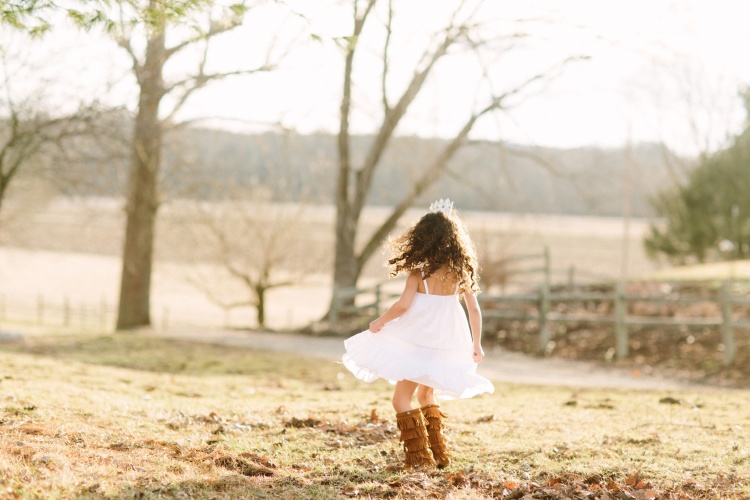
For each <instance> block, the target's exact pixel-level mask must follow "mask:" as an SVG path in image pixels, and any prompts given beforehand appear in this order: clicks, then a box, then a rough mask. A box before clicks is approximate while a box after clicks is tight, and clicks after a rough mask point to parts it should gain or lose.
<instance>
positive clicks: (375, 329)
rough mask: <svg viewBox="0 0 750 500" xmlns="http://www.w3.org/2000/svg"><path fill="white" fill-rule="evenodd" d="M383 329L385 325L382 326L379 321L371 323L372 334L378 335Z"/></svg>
mask: <svg viewBox="0 0 750 500" xmlns="http://www.w3.org/2000/svg"><path fill="white" fill-rule="evenodd" d="M382 328H383V325H381V324H380V323H379V322H378V320H375V321H373V322H371V323H370V331H371V332H372V333H378V332H379V331H380V330H381V329H382Z"/></svg>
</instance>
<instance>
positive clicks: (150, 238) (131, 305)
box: [117, 30, 164, 330]
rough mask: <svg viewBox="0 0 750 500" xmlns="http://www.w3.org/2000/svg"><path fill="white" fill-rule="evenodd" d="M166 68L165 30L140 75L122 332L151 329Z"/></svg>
mask: <svg viewBox="0 0 750 500" xmlns="http://www.w3.org/2000/svg"><path fill="white" fill-rule="evenodd" d="M163 65H164V31H163V30H162V31H161V32H160V33H155V34H153V35H152V36H151V37H149V39H148V45H147V48H146V60H145V62H144V64H143V66H142V67H141V68H139V69H138V71H137V73H138V84H139V86H140V99H139V103H138V114H137V116H136V120H135V130H134V133H133V150H132V151H131V155H132V158H131V167H130V181H129V188H128V199H127V206H126V212H127V225H126V229H125V248H124V250H123V257H122V278H121V283H120V302H119V310H118V315H117V329H118V330H124V329H129V328H137V327H140V326H147V325H150V324H151V307H150V306H151V304H150V296H151V269H152V264H153V253H154V234H155V226H156V213H157V210H158V208H159V200H158V175H159V167H160V165H161V147H162V126H161V122H160V121H159V103H160V101H161V98H162V96H163V95H164V83H163V80H162V69H163Z"/></svg>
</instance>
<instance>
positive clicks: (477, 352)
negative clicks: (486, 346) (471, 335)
mask: <svg viewBox="0 0 750 500" xmlns="http://www.w3.org/2000/svg"><path fill="white" fill-rule="evenodd" d="M482 359H484V350H483V349H482V346H480V345H475V346H474V362H475V363H481V361H482Z"/></svg>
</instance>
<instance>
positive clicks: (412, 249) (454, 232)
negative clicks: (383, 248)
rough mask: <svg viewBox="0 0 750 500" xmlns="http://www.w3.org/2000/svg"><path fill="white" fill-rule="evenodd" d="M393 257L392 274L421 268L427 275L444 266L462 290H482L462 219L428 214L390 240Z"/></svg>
mask: <svg viewBox="0 0 750 500" xmlns="http://www.w3.org/2000/svg"><path fill="white" fill-rule="evenodd" d="M388 246H389V247H390V250H391V251H392V252H393V255H394V256H393V257H392V258H391V259H389V260H388V266H389V267H390V276H391V277H395V276H398V275H399V274H401V273H409V272H411V271H413V270H415V269H420V268H421V269H422V271H423V272H424V277H425V278H427V277H429V276H431V275H432V274H434V273H435V271H437V270H438V269H440V268H441V267H443V266H448V273H447V275H448V276H454V277H455V281H456V284H457V285H458V288H459V290H461V291H468V290H471V291H472V292H474V293H475V294H477V293H479V292H480V290H479V264H478V262H477V253H476V250H475V249H474V244H473V243H472V241H471V238H469V233H468V231H466V228H465V227H464V225H463V223H462V222H461V220H460V219H459V218H458V217H457V216H456V215H453V214H452V215H447V214H445V213H443V212H430V213H428V214H425V215H424V216H423V217H422V218H421V219H420V220H419V222H417V223H416V224H415V225H414V226H413V227H412V228H411V229H409V230H408V231H407V232H406V233H404V234H402V235H401V236H398V237H396V238H393V239H391V240H390V241H389V242H388Z"/></svg>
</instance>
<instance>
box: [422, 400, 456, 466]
mask: <svg viewBox="0 0 750 500" xmlns="http://www.w3.org/2000/svg"><path fill="white" fill-rule="evenodd" d="M419 410H420V411H421V412H422V415H424V418H425V420H427V434H428V436H429V441H430V450H431V451H432V455H433V456H434V457H435V461H436V462H437V465H438V468H439V469H442V468H444V467H448V466H449V465H450V464H451V459H450V457H451V453H450V451H448V438H447V437H446V436H445V435H444V434H443V429H444V428H445V425H443V419H444V418H448V415H446V414H445V413H443V412H442V411H440V406H439V405H436V404H431V405H427V406H423V407H421V408H420V409H419Z"/></svg>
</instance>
